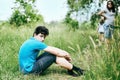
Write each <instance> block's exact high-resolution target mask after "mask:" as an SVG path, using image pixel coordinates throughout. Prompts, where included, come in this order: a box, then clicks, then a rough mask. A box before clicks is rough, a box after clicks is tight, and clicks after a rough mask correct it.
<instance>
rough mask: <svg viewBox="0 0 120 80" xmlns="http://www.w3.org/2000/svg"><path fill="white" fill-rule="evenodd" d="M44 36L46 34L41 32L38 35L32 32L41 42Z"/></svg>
mask: <svg viewBox="0 0 120 80" xmlns="http://www.w3.org/2000/svg"><path fill="white" fill-rule="evenodd" d="M45 37H46V36H45V35H44V34H41V33H39V34H38V35H36V34H34V38H35V39H37V40H38V41H41V42H44V40H45Z"/></svg>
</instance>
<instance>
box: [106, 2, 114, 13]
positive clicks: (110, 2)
mask: <svg viewBox="0 0 120 80" xmlns="http://www.w3.org/2000/svg"><path fill="white" fill-rule="evenodd" d="M109 2H110V3H111V5H112V8H109V7H108V5H109ZM107 9H108V10H109V11H110V10H112V12H115V5H114V3H113V1H111V0H110V1H108V2H107Z"/></svg>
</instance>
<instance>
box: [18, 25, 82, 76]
mask: <svg viewBox="0 0 120 80" xmlns="http://www.w3.org/2000/svg"><path fill="white" fill-rule="evenodd" d="M48 35H49V30H48V29H47V28H46V27H44V26H38V27H37V28H36V29H35V31H34V33H33V37H31V38H30V39H28V40H26V41H25V42H24V43H23V44H22V46H21V47H20V50H19V66H20V71H21V72H22V73H23V74H30V73H34V74H41V73H43V72H44V71H45V70H46V69H47V68H48V67H49V66H50V65H52V63H56V64H58V65H60V66H61V67H63V68H65V69H67V70H68V74H69V75H71V76H75V77H76V76H80V75H83V70H82V69H80V68H78V67H76V66H74V65H73V64H71V57H70V54H69V53H68V52H66V51H64V50H61V49H59V48H56V47H52V46H48V45H46V44H45V43H44V40H45V38H46V37H47V36H48ZM41 50H44V51H45V52H44V53H42V54H41V55H40V56H38V55H39V52H40V51H41Z"/></svg>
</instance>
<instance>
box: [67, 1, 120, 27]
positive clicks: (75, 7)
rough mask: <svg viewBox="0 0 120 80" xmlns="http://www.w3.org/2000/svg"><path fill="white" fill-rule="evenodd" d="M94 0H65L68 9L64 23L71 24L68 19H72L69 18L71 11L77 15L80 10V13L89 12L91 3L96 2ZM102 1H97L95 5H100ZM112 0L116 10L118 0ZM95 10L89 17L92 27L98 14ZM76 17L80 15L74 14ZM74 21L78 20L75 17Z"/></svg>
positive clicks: (118, 3)
mask: <svg viewBox="0 0 120 80" xmlns="http://www.w3.org/2000/svg"><path fill="white" fill-rule="evenodd" d="M95 1H97V0H67V4H68V7H69V11H68V13H67V15H66V18H65V19H66V20H65V21H66V22H65V23H67V24H71V23H70V21H72V20H73V19H72V18H71V15H72V14H73V13H76V14H77V15H79V14H80V11H82V10H84V11H83V12H82V14H85V13H86V14H89V12H90V9H91V8H92V7H91V4H93V3H94V4H96V3H95ZM103 1H106V0H99V2H98V3H97V4H96V5H97V7H101V5H102V3H103ZM113 1H114V3H115V5H116V6H115V7H116V11H118V6H120V0H113ZM97 7H95V8H97ZM97 11H98V10H96V12H97ZM96 12H94V13H92V14H91V17H90V21H91V24H92V26H93V27H94V26H95V22H96V21H97V19H99V16H97V15H96ZM116 13H118V12H116ZM68 15H69V16H68ZM76 17H77V18H78V17H81V16H76ZM76 21H78V22H79V20H77V19H76ZM71 26H72V25H71ZM78 26H79V25H78ZM73 27H74V26H73Z"/></svg>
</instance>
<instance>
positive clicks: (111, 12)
mask: <svg viewBox="0 0 120 80" xmlns="http://www.w3.org/2000/svg"><path fill="white" fill-rule="evenodd" d="M98 14H99V15H100V16H103V17H105V22H104V37H105V43H106V44H107V47H108V48H109V47H110V44H111V40H112V35H113V31H114V21H115V5H114V3H113V1H111V0H109V1H107V5H106V8H105V9H104V10H101V11H100V12H99V13H98Z"/></svg>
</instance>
